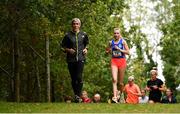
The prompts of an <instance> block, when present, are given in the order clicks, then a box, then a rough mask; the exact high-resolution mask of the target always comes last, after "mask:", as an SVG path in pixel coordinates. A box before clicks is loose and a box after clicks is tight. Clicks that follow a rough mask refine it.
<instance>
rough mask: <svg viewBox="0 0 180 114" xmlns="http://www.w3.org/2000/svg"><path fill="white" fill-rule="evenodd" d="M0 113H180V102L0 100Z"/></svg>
mask: <svg viewBox="0 0 180 114" xmlns="http://www.w3.org/2000/svg"><path fill="white" fill-rule="evenodd" d="M0 113H180V104H137V105H130V104H108V103H99V104H95V103H91V104H83V103H79V104H76V103H7V102H0Z"/></svg>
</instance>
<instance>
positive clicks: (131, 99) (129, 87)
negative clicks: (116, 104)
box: [124, 76, 141, 104]
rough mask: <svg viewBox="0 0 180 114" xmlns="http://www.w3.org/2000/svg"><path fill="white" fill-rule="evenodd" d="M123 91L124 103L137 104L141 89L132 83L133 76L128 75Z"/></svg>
mask: <svg viewBox="0 0 180 114" xmlns="http://www.w3.org/2000/svg"><path fill="white" fill-rule="evenodd" d="M124 92H125V93H126V94H127V98H126V103H130V104H137V103H139V98H138V97H139V96H141V91H140V89H139V86H138V85H137V84H135V83H134V77H133V76H130V77H128V84H126V85H125V87H124Z"/></svg>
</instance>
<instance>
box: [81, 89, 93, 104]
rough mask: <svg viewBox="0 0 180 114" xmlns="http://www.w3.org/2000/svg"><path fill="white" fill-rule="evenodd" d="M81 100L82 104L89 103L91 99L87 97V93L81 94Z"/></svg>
mask: <svg viewBox="0 0 180 114" xmlns="http://www.w3.org/2000/svg"><path fill="white" fill-rule="evenodd" d="M81 98H82V102H83V103H91V99H90V98H89V97H88V93H87V91H83V92H82V96H81Z"/></svg>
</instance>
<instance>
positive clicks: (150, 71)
mask: <svg viewBox="0 0 180 114" xmlns="http://www.w3.org/2000/svg"><path fill="white" fill-rule="evenodd" d="M153 72H155V74H156V75H157V74H158V73H157V70H151V71H150V74H151V75H152V73H153Z"/></svg>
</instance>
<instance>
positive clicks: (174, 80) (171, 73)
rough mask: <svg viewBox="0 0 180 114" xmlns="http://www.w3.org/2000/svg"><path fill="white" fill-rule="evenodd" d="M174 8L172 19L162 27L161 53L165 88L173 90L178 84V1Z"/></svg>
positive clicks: (179, 50) (179, 20)
mask: <svg viewBox="0 0 180 114" xmlns="http://www.w3.org/2000/svg"><path fill="white" fill-rule="evenodd" d="M173 3H174V4H175V6H174V7H173V8H172V10H173V15H174V18H173V19H172V21H171V22H169V23H167V24H164V25H163V26H162V28H161V29H162V32H163V33H164V37H163V38H162V41H161V42H162V43H161V45H162V47H163V50H162V51H161V54H162V59H163V61H164V72H163V73H164V75H165V78H166V80H167V86H168V87H170V88H172V89H175V88H176V87H177V86H178V85H179V83H180V77H179V73H180V66H179V63H180V56H179V55H180V46H179V45H180V37H179V36H180V31H179V29H180V25H179V24H180V18H179V15H180V13H179V11H178V10H179V8H180V6H179V5H178V3H179V1H176V0H175V1H174V2H173Z"/></svg>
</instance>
